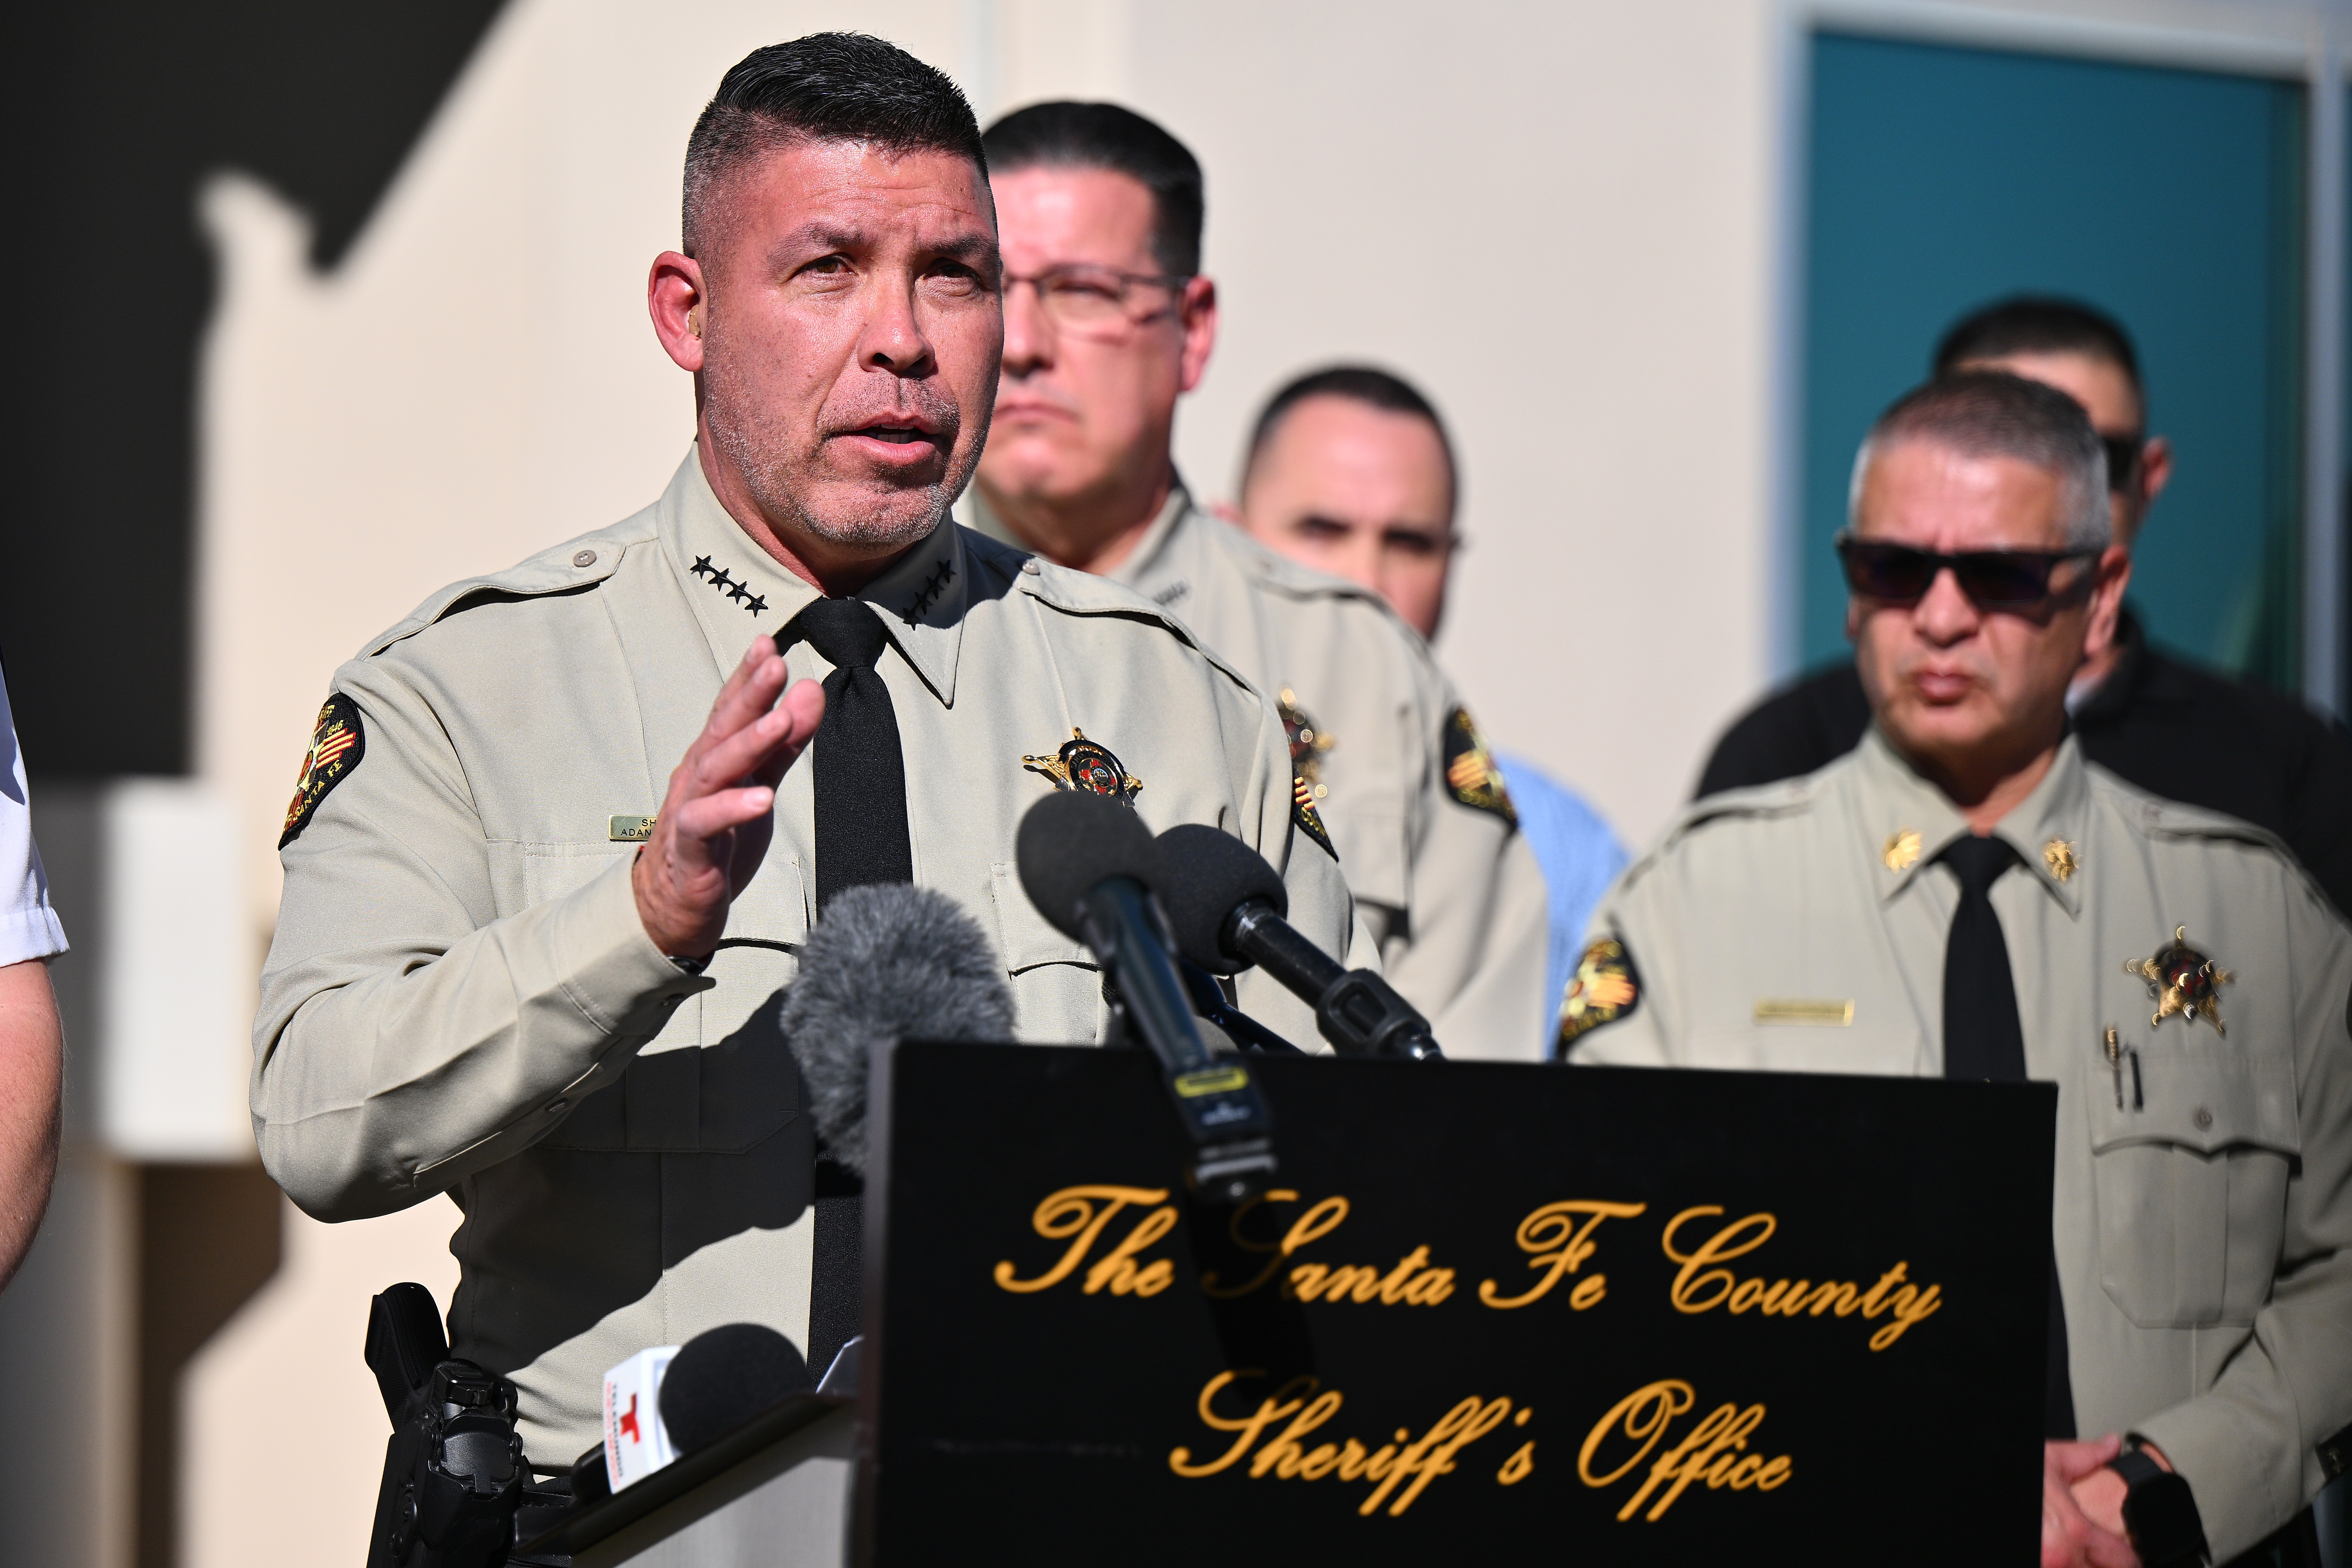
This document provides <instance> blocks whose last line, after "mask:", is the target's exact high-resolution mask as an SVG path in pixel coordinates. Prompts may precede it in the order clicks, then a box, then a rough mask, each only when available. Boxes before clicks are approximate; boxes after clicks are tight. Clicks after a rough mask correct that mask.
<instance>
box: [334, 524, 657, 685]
mask: <svg viewBox="0 0 2352 1568" xmlns="http://www.w3.org/2000/svg"><path fill="white" fill-rule="evenodd" d="M655 535H656V527H655V509H654V508H653V507H647V508H646V509H645V510H643V511H640V512H638V513H636V514H635V516H633V517H627V518H624V519H622V520H621V521H619V522H616V523H614V524H613V525H612V526H611V527H609V528H600V529H598V530H597V531H595V532H593V533H583V534H582V535H580V536H579V537H578V538H576V539H567V540H565V541H564V542H562V543H561V544H551V545H550V546H548V547H547V548H546V549H544V550H541V551H540V552H537V553H536V554H532V555H527V556H525V557H523V559H521V560H520V561H518V562H516V563H514V564H513V565H511V566H509V567H507V568H505V569H504V570H503V571H499V572H490V573H486V574H483V575H482V576H479V577H467V578H464V579H461V580H460V581H458V582H455V583H452V584H449V585H448V586H447V587H446V588H442V589H439V590H437V591H436V592H435V593H434V594H433V595H431V596H429V597H428V598H426V599H425V602H424V603H423V604H421V605H417V606H416V608H415V609H414V610H411V611H410V612H409V613H408V614H407V615H406V616H404V617H403V618H402V619H400V620H399V621H397V622H395V623H394V625H392V626H389V627H387V628H385V629H384V630H383V631H382V632H379V633H377V634H376V635H375V636H374V637H371V638H369V639H368V641H367V643H366V645H365V646H364V647H362V648H361V649H360V657H361V658H374V657H375V656H376V655H377V654H380V653H382V652H383V650H384V649H386V648H388V647H392V646H393V645H394V643H397V642H400V641H402V640H403V639H404V638H407V637H415V635H416V634H417V633H418V632H421V631H423V630H424V629H425V627H427V626H431V625H432V624H433V623H434V622H436V621H437V620H440V619H442V618H443V617H444V616H447V615H449V614H450V613H451V612H452V611H455V610H457V608H459V607H460V606H461V605H464V604H466V602H467V601H468V600H470V599H473V598H476V597H478V596H479V595H487V594H495V595H506V596H510V597H514V598H521V599H534V598H539V597H541V596H542V595H548V594H561V593H565V592H568V591H569V590H571V589H573V588H581V587H585V586H586V585H588V584H592V583H601V582H603V581H604V579H605V578H607V577H609V576H611V575H612V574H614V572H615V571H618V570H619V569H620V565H621V556H622V553H623V552H625V551H626V550H627V549H628V548H629V546H631V545H633V544H643V543H645V542H647V541H649V540H651V539H653V538H654V537H655Z"/></svg>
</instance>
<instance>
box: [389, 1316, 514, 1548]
mask: <svg viewBox="0 0 2352 1568" xmlns="http://www.w3.org/2000/svg"><path fill="white" fill-rule="evenodd" d="M367 1363H368V1369H369V1370H370V1371H372V1372H373V1373H375V1379H376V1385H377V1387H378V1388H380V1389H381V1390H382V1391H383V1408H384V1413H385V1414H386V1415H389V1416H391V1417H392V1437H391V1440H390V1441H389V1442H387V1443H386V1444H385V1445H384V1450H383V1485H382V1486H381V1487H380V1488H379V1489H378V1490H377V1492H376V1500H375V1523H374V1527H373V1530H372V1531H370V1532H369V1535H368V1555H367V1568H497V1565H498V1564H501V1563H505V1562H506V1554H507V1549H508V1547H509V1544H510V1542H512V1540H513V1534H514V1516H515V1510H516V1508H517V1506H518V1505H519V1504H520V1502H521V1500H522V1485H523V1479H524V1475H523V1459H522V1438H521V1437H520V1436H518V1435H517V1434H516V1432H515V1388H514V1384H511V1383H509V1382H508V1381H507V1380H506V1379H505V1378H503V1377H499V1376H498V1375H497V1374H496V1373H488V1372H485V1371H483V1370H482V1369H481V1368H480V1367H478V1366H476V1365H475V1364H474V1363H472V1362H469V1361H456V1360H452V1359H451V1358H450V1355H449V1342H448V1341H447V1339H446V1338H445V1337H444V1336H443V1334H442V1331H441V1314H440V1311H439V1310H438V1309H437V1308H436V1307H435V1305H434V1303H433V1293H432V1292H431V1291H430V1290H427V1289H425V1287H424V1286H422V1285H415V1284H402V1285H394V1287H393V1288H392V1289H389V1290H386V1291H384V1292H383V1294H382V1295H380V1296H378V1297H376V1298H375V1300H374V1301H373V1303H372V1305H371V1306H370V1308H369V1311H368V1331H367Z"/></svg>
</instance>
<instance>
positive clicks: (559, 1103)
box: [547, 1100, 572, 1116]
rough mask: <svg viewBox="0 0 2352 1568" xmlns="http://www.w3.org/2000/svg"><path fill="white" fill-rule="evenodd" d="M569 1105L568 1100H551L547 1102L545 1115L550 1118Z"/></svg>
mask: <svg viewBox="0 0 2352 1568" xmlns="http://www.w3.org/2000/svg"><path fill="white" fill-rule="evenodd" d="M571 1103H572V1102H571V1101H570V1100H549V1101H548V1102H547V1113H548V1114H549V1115H550V1116H552V1115H554V1114H555V1113H556V1112H557V1111H559V1110H562V1109H563V1108H564V1107H565V1106H567V1105H569V1104H571Z"/></svg>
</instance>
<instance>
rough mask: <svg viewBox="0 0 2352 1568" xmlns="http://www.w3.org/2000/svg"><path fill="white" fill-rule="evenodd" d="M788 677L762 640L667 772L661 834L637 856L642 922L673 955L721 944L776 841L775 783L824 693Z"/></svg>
mask: <svg viewBox="0 0 2352 1568" xmlns="http://www.w3.org/2000/svg"><path fill="white" fill-rule="evenodd" d="M787 679H788V672H787V671H786V669H785V668H784V659H783V656H782V654H779V653H778V652H777V651H776V645H775V641H774V639H773V638H771V637H760V638H758V639H756V640H755V641H754V642H753V643H752V644H751V647H750V649H748V650H747V651H746V652H745V653H744V655H743V662H742V663H740V664H739V665H737V666H736V667H735V673H734V674H732V675H730V676H729V677H728V678H727V684H726V685H725V686H724V687H721V688H720V689H719V700H717V701H716V702H714V703H712V704H711V705H710V721H709V723H707V724H705V725H704V726H703V727H702V733H701V734H700V735H698V736H697V737H696V738H695V741H694V743H693V744H692V745H690V746H688V748H687V749H686V756H685V758H684V759H683V760H682V761H680V762H679V763H678V764H677V768H676V770H675V771H673V772H672V773H670V775H669V793H668V794H667V795H665V796H663V797H662V806H661V816H660V818H659V820H657V821H656V823H655V825H654V835H653V837H651V838H650V839H648V840H646V846H645V847H644V848H642V849H640V850H638V851H637V859H636V864H635V867H634V868H632V870H631V872H630V884H631V886H632V887H633V888H634V889H635V892H636V895H637V918H638V919H639V920H640V921H644V922H645V928H646V935H647V936H649V937H651V938H653V941H654V945H655V946H656V947H658V948H660V949H661V950H662V952H666V953H668V954H669V955H670V956H671V957H673V958H705V957H708V956H709V954H710V952H711V951H712V950H713V949H715V948H716V947H717V946H718V945H719V935H720V933H721V932H723V931H725V930H726V929H727V908H728V906H729V905H730V904H731V903H732V902H734V900H735V895H736V894H738V893H740V892H741V891H742V890H743V889H744V887H745V886H746V885H747V884H748V883H750V881H751V878H752V876H753V874H754V873H756V872H757V871H758V870H759V869H760V861H761V858H764V857H765V856H766V855H767V853H768V843H769V841H770V840H771V839H772V838H773V837H775V817H774V811H775V805H776V785H777V784H780V783H782V780H783V776H784V770H785V769H787V768H789V767H791V766H792V765H793V760H794V759H795V758H797V757H798V756H799V755H800V754H801V752H803V751H804V750H805V749H807V746H808V743H809V739H810V737H812V736H814V734H815V733H816V727H817V724H818V723H819V722H820V721H822V720H823V719H824V689H822V688H821V687H819V686H818V685H817V683H816V682H815V681H814V680H803V681H802V682H801V683H800V684H799V685H797V686H793V687H792V688H791V689H789V690H787V689H786V682H787ZM779 698H782V700H781V701H779V700H778V699H779Z"/></svg>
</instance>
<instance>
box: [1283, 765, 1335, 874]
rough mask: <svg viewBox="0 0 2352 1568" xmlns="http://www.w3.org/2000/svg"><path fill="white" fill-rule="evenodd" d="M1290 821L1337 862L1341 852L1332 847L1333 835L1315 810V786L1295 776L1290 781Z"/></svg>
mask: <svg viewBox="0 0 2352 1568" xmlns="http://www.w3.org/2000/svg"><path fill="white" fill-rule="evenodd" d="M1290 820H1291V821H1292V822H1294V823H1296V824H1297V826H1298V831H1299V832H1301V833H1304V834H1305V835H1307V837H1309V838H1312V839H1313V840H1315V842H1316V843H1318V844H1320V845H1321V846H1323V853H1324V854H1326V855H1328V856H1329V857H1331V858H1332V859H1334V860H1337V859H1338V858H1339V851H1338V850H1337V849H1334V848H1332V847H1331V835H1330V834H1329V833H1328V832H1327V831H1326V830H1325V829H1324V826H1323V817H1322V815H1321V814H1320V813H1318V811H1317V810H1316V809H1315V786H1314V785H1313V784H1308V783H1307V781H1306V780H1305V779H1303V778H1298V777H1296V776H1294V777H1293V778H1292V779H1291V781H1290Z"/></svg>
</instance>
